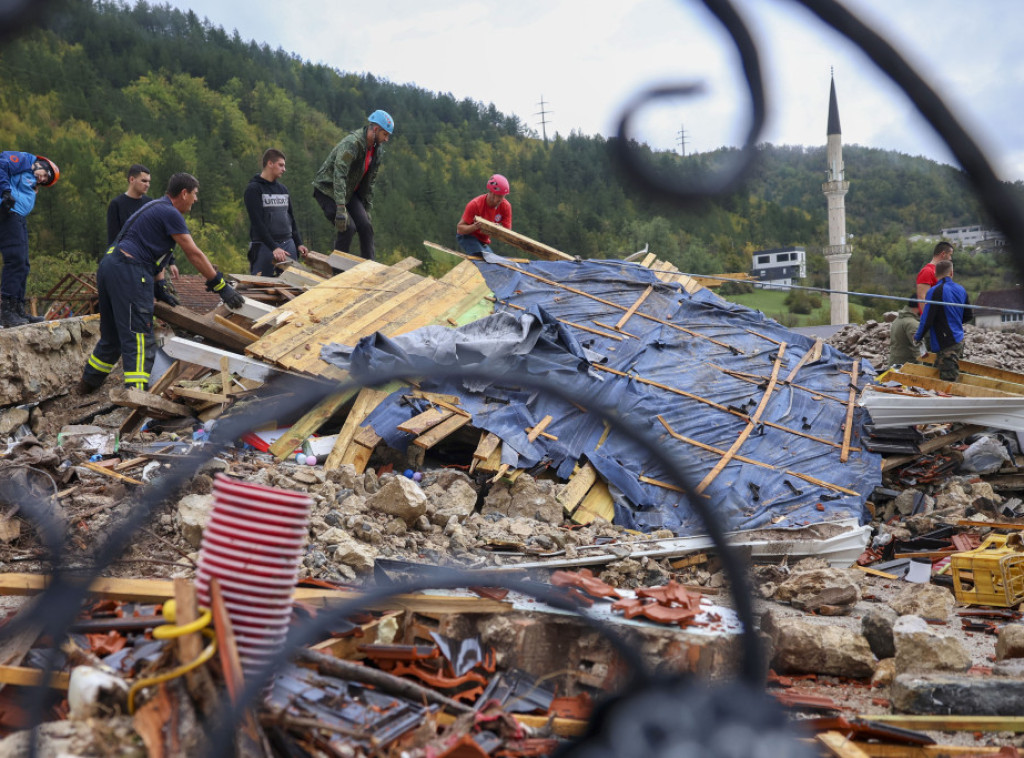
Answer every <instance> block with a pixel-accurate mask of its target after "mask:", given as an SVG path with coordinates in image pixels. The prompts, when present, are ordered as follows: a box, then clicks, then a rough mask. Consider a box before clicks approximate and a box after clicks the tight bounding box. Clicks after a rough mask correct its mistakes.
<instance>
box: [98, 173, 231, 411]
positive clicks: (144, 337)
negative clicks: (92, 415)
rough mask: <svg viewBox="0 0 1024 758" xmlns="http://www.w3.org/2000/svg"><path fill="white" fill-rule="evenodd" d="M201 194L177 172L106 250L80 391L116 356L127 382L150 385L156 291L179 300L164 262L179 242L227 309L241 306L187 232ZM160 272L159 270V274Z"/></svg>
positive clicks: (193, 182) (189, 179)
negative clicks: (96, 325)
mask: <svg viewBox="0 0 1024 758" xmlns="http://www.w3.org/2000/svg"><path fill="white" fill-rule="evenodd" d="M198 197H199V181H198V180H197V179H196V178H195V177H194V176H192V175H191V174H186V173H179V174H175V175H174V176H172V177H171V180H170V181H169V182H168V183H167V194H166V195H164V196H163V197H161V198H160V199H159V200H153V201H152V202H149V203H146V204H145V205H144V206H142V208H140V209H139V210H138V211H136V212H135V213H134V214H132V216H131V218H129V219H128V221H127V222H126V223H125V225H124V227H123V228H122V229H121V234H120V235H119V236H118V238H117V239H116V240H115V241H114V244H113V245H111V247H110V249H109V250H107V254H106V255H104V256H103V259H102V260H101V261H100V265H99V268H97V270H96V286H97V291H98V292H97V294H98V297H99V306H100V341H99V342H98V343H96V348H95V349H94V350H93V351H92V355H90V356H89V360H88V361H87V362H86V365H85V370H84V372H83V373H82V378H81V380H80V381H79V383H78V390H79V392H81V393H83V394H85V393H89V392H93V391H95V390H97V389H98V388H99V387H100V385H101V384H103V382H104V380H105V379H106V378H107V376H109V374H110V372H111V371H112V370H113V368H114V366H115V365H116V364H117V360H118V358H120V359H122V362H123V366H124V381H125V385H126V386H128V387H132V388H137V389H141V390H144V389H146V387H147V386H148V385H149V372H150V369H152V367H153V359H154V357H155V355H156V345H155V344H154V341H153V296H154V282H155V286H156V289H155V293H156V297H157V298H158V299H160V300H163V301H164V302H166V303H168V304H169V305H172V306H175V305H177V304H178V299H177V297H176V296H175V294H174V290H173V289H172V288H171V286H170V283H169V282H167V280H166V279H165V278H164V273H165V272H164V271H163V270H162V268H163V263H164V262H165V259H166V258H167V256H169V255H170V252H171V249H172V248H173V247H174V245H175V244H177V245H178V247H180V248H181V250H182V252H183V253H184V254H185V257H186V258H188V259H189V261H190V262H191V263H192V265H193V266H195V267H196V269H197V270H198V271H199V273H200V274H202V275H203V276H204V277H206V288H207V289H208V290H211V291H212V292H216V293H217V294H218V295H220V298H221V300H223V301H224V303H225V304H227V306H228V307H229V308H241V307H242V305H244V303H245V299H244V298H243V297H242V296H241V295H239V294H238V293H237V292H235V290H234V288H233V287H231V285H230V284H228V283H227V282H226V281H225V280H224V275H223V274H221V273H220V272H219V271H217V269H215V268H214V267H213V264H212V263H210V259H209V258H207V257H206V254H205V253H203V251H202V250H200V249H199V248H198V247H197V246H196V243H195V241H194V240H193V239H192V235H191V234H189V231H188V226H187V225H186V223H185V214H186V213H188V212H189V211H190V210H191V209H192V206H193V205H194V204H195V202H196V199H197V198H198ZM158 272H159V273H158Z"/></svg>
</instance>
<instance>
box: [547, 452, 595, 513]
mask: <svg viewBox="0 0 1024 758" xmlns="http://www.w3.org/2000/svg"><path fill="white" fill-rule="evenodd" d="M595 482H597V469H596V468H594V466H593V465H592V464H591V463H590V462H589V461H588V462H587V463H584V464H583V466H582V467H580V468H577V469H576V471H574V472H573V473H572V476H570V477H569V482H568V483H567V484H566V485H565V487H564V488H562V491H561V492H560V493H558V496H557V497H556V498H555V499H556V500H558V502H559V503H561V504H562V507H563V508H564V509H565V511H566V513H572V512H573V511H574V510H575V509H576V507H577V506H578V505H579V504H580V503H581V502H583V498H584V497H585V496H586V494H587V492H589V491H590V488H591V487H593V486H594V484H595Z"/></svg>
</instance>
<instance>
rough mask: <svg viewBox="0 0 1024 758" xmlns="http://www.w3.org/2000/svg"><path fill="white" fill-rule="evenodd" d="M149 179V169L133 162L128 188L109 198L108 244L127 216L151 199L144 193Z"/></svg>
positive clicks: (129, 172)
mask: <svg viewBox="0 0 1024 758" xmlns="http://www.w3.org/2000/svg"><path fill="white" fill-rule="evenodd" d="M150 181H151V177H150V175H149V169H148V168H146V167H145V166H143V165H142V164H141V163H135V164H133V165H132V167H131V168H130V169H128V189H127V190H125V191H124V193H123V194H121V195H118V196H117V197H115V198H114V199H113V200H111V201H110V205H108V206H107V245H108V246H109V245H113V244H114V240H115V239H117V235H118V233H119V232H120V231H121V227H122V226H124V222H125V221H127V220H128V217H129V216H131V215H132V214H133V213H135V211H137V210H138V209H139V208H141V207H142V206H144V205H145V204H146V203H148V202H149V201H150V200H152V199H153V198H151V197H150V196H149V195H147V194H146V191H147V190H149V183H150Z"/></svg>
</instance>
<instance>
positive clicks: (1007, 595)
mask: <svg viewBox="0 0 1024 758" xmlns="http://www.w3.org/2000/svg"><path fill="white" fill-rule="evenodd" d="M950 567H951V571H952V574H953V592H954V594H955V595H956V599H957V601H958V602H961V603H968V604H971V605H991V606H995V607H998V608H1012V607H1014V606H1015V605H1017V604H1018V603H1020V602H1021V601H1022V600H1024V541H1022V539H1021V535H1020V534H1010V535H1006V534H990V535H989V536H988V537H986V538H985V541H984V542H982V543H981V545H980V546H978V547H976V548H975V549H974V550H968V551H966V552H963V553H954V554H953V556H952V557H951V559H950Z"/></svg>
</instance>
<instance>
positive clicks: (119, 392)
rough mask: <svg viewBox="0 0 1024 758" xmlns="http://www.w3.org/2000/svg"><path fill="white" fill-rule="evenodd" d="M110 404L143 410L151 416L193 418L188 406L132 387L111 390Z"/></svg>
mask: <svg viewBox="0 0 1024 758" xmlns="http://www.w3.org/2000/svg"><path fill="white" fill-rule="evenodd" d="M110 402H112V403H113V404H114V405H122V406H125V407H126V408H143V409H145V410H146V411H148V412H149V413H150V414H151V415H157V414H167V415H170V416H191V415H192V410H191V409H190V408H189V407H188V406H187V405H182V404H181V403H172V402H171V401H170V400H165V399H164V398H162V397H160V396H159V395H154V394H153V393H152V392H146V391H145V390H137V389H134V388H132V387H114V388H112V389H111V390H110Z"/></svg>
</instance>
